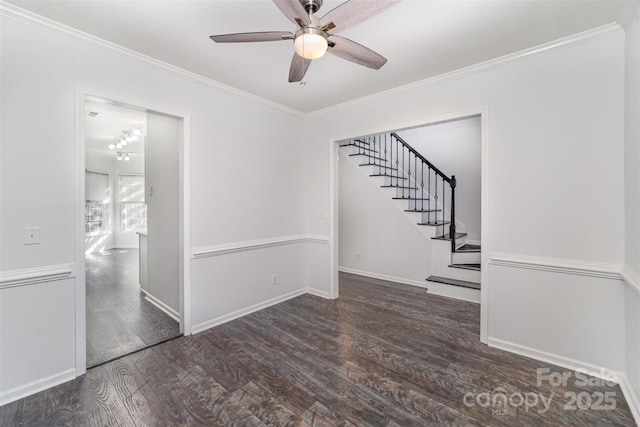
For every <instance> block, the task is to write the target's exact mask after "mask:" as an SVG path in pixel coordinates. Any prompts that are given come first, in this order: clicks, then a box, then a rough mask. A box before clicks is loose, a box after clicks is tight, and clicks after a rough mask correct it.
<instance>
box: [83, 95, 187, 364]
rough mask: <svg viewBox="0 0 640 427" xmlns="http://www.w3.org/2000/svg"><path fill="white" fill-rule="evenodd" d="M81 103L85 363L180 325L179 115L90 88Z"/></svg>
mask: <svg viewBox="0 0 640 427" xmlns="http://www.w3.org/2000/svg"><path fill="white" fill-rule="evenodd" d="M83 106H84V107H83V110H84V111H83V112H82V114H83V127H82V131H83V141H82V142H83V144H82V145H83V148H84V154H85V155H84V156H83V157H84V158H83V160H84V162H83V164H84V168H83V169H84V192H83V195H84V200H83V202H84V210H83V213H84V217H83V220H84V224H83V225H84V227H83V228H84V258H83V264H84V266H85V268H84V271H85V276H84V279H85V280H84V286H83V288H84V289H83V290H84V294H85V295H84V296H85V298H84V300H85V304H84V306H85V307H84V308H85V311H84V313H83V314H85V316H86V317H85V319H86V323H85V331H86V334H85V335H86V341H84V344H85V346H84V347H85V353H84V355H85V357H86V359H85V360H86V366H87V367H93V366H97V365H100V364H103V363H106V362H108V361H110V360H113V359H117V358H119V357H122V356H124V355H126V354H130V353H132V352H135V351H139V350H141V349H144V348H147V347H150V346H152V345H156V344H158V343H161V342H164V341H166V340H168V339H172V338H175V337H177V336H180V335H181V331H182V330H183V327H182V324H181V317H182V316H181V315H182V312H183V307H181V303H182V292H183V286H182V284H183V281H182V278H181V272H182V271H183V270H184V269H183V264H184V262H183V258H182V256H181V254H180V253H181V249H182V248H183V247H182V245H181V243H182V238H181V234H180V230H181V227H180V221H181V219H182V218H181V207H182V206H183V205H182V203H181V195H182V194H181V193H183V191H182V188H181V183H182V182H183V181H182V179H181V170H180V169H181V167H180V166H181V165H180V159H182V158H183V156H180V155H179V154H180V153H179V151H180V150H181V148H182V147H183V144H182V128H183V121H182V119H180V118H177V117H174V116H169V115H165V114H160V113H156V112H153V111H149V110H145V109H141V108H136V107H132V106H130V105H127V104H121V103H117V102H112V101H109V100H106V99H103V98H98V97H93V96H85V97H83ZM78 338H79V339H83V340H84V337H78ZM80 347H82V346H81V345H78V354H79V353H80V352H81V351H82V350H81V349H80ZM77 371H78V372H79V373H82V372H81V371H82V367H81V366H78V367H77Z"/></svg>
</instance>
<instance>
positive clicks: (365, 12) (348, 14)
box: [274, 0, 400, 33]
mask: <svg viewBox="0 0 640 427" xmlns="http://www.w3.org/2000/svg"><path fill="white" fill-rule="evenodd" d="M274 1H275V0H274ZM397 3H400V0H348V1H346V2H344V3H342V4H341V5H340V6H337V7H336V8H334V9H331V10H330V11H329V12H327V14H326V15H324V16H323V17H322V18H320V24H321V25H322V26H323V27H325V26H327V25H330V24H332V23H333V26H335V28H334V27H333V26H332V27H331V28H332V30H331V32H332V33H337V32H340V31H344V30H346V29H347V28H349V27H353V26H354V25H357V24H359V23H361V22H363V21H366V20H367V19H369V18H373V17H374V16H375V15H377V14H379V13H381V12H384V11H385V10H387V9H388V8H390V7H391V6H394V5H396V4H397Z"/></svg>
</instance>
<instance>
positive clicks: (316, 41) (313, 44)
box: [293, 33, 328, 59]
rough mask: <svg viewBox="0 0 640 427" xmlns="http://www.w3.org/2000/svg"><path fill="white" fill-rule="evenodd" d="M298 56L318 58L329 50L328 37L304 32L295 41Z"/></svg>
mask: <svg viewBox="0 0 640 427" xmlns="http://www.w3.org/2000/svg"><path fill="white" fill-rule="evenodd" d="M293 45H294V47H295V49H296V53H297V54H298V56H300V57H302V58H305V59H318V58H320V57H321V56H322V55H324V54H325V53H326V52H327V47H328V44H327V39H326V38H324V37H323V36H322V35H320V34H315V33H303V34H300V35H299V36H298V37H296V39H295V40H294V42H293Z"/></svg>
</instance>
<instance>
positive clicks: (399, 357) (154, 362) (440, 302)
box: [0, 274, 634, 427]
mask: <svg viewBox="0 0 640 427" xmlns="http://www.w3.org/2000/svg"><path fill="white" fill-rule="evenodd" d="M478 335H479V306H478V305H476V304H472V303H467V302H463V301H456V300H452V299H447V298H443V297H438V296H434V295H429V294H426V293H425V291H424V289H421V288H414V287H409V286H404V285H398V284H393V283H388V282H382V281H378V280H372V279H365V278H361V277H358V276H353V275H345V274H343V275H341V276H340V298H338V299H337V300H325V299H322V298H318V297H315V296H311V295H303V296H300V297H297V298H295V299H292V300H290V301H287V302H284V303H281V304H278V305H276V306H273V307H270V308H267V309H264V310H262V311H260V312H257V313H254V314H251V315H248V316H245V317H243V318H240V319H237V320H234V321H231V322H228V323H226V324H224V325H221V326H218V327H215V328H212V329H209V330H207V331H205V332H202V333H199V334H196V335H193V336H189V337H181V338H179V339H176V340H173V341H169V342H166V343H163V344H160V345H157V346H155V347H152V348H149V349H146V350H143V351H141V352H138V353H136V354H133V355H129V356H126V357H124V358H121V359H119V360H116V361H113V362H110V363H107V364H105V365H102V366H99V367H97V368H94V369H91V370H89V371H88V372H87V374H86V375H84V376H83V377H81V378H78V379H76V380H74V381H71V382H68V383H66V384H63V385H60V386H58V387H55V388H52V389H49V390H46V391H44V392H41V393H39V394H36V395H33V396H30V397H28V398H25V399H23V400H21V401H17V402H14V403H11V404H8V405H5V406H4V407H1V408H0V425H2V426H14V425H29V426H47V425H56V426H59V425H78V426H104V425H109V426H264V425H268V426H318V427H320V426H389V427H397V426H428V425H434V426H441V425H465V426H478V425H492V426H517V425H522V426H528V425H550V426H565V425H575V426H587V425H594V426H595V425H600V426H630V425H634V423H633V418H632V416H631V413H630V411H629V407H628V406H627V404H626V402H625V400H624V397H623V395H622V392H621V390H620V388H619V387H618V386H617V385H606V384H603V385H598V384H594V385H579V384H576V381H575V379H573V378H572V379H570V380H569V381H568V382H567V384H566V385H564V384H562V385H558V386H555V387H554V386H552V385H551V384H550V383H549V382H548V381H542V383H541V384H540V385H537V383H536V379H537V378H536V369H537V368H548V369H549V372H550V373H554V372H557V373H559V374H562V373H565V372H569V374H571V375H573V374H572V373H571V371H567V370H565V369H563V368H560V367H556V366H553V365H548V364H544V363H542V362H538V361H535V360H531V359H527V358H524V357H520V356H517V355H514V354H511V353H507V352H504V351H500V350H496V349H492V348H489V347H487V346H485V345H483V344H481V343H480V342H479V341H478ZM571 393H576V395H578V394H579V393H585V394H584V395H583V397H584V396H586V395H587V394H588V395H589V396H598V395H599V393H610V395H608V396H611V399H613V400H612V402H613V404H611V405H610V406H613V405H615V409H610V410H595V409H579V408H577V409H576V410H570V409H566V408H565V405H567V404H570V403H571V402H570V401H569V398H567V397H566V396H571ZM534 394H535V395H536V396H544V397H545V399H547V402H548V401H549V399H550V403H549V404H548V409H547V408H546V407H545V406H544V405H543V404H542V402H538V405H536V406H533V405H530V406H529V407H525V404H524V400H523V399H528V401H529V403H530V404H531V403H533V396H534ZM465 396H466V397H465ZM494 396H497V398H495V397H494ZM487 399H488V400H487ZM493 401H495V404H493V403H491V402H493ZM504 402H506V404H504V405H502V404H501V403H504ZM591 403H593V402H591ZM585 405H586V402H585V401H584V399H583V401H582V403H581V406H582V407H586V406H585Z"/></svg>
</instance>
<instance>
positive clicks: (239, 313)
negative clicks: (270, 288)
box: [191, 288, 307, 334]
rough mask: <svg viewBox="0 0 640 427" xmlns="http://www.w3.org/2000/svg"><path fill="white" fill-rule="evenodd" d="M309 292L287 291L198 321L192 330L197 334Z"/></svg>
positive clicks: (302, 290)
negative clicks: (227, 312) (200, 321)
mask: <svg viewBox="0 0 640 427" xmlns="http://www.w3.org/2000/svg"><path fill="white" fill-rule="evenodd" d="M305 293H307V289H306V288H302V289H296V290H295V291H292V292H289V293H286V294H284V295H280V296H278V297H275V298H271V299H268V300H266V301H262V302H259V303H257V304H254V305H251V306H249V307H245V308H241V309H240V310H236V311H234V312H231V313H229V314H225V315H223V316H220V317H216V318H215V319H211V320H207V321H205V322H202V323H198V324H197V325H193V326H192V328H191V332H192V333H194V334H197V333H198V332H202V331H205V330H207V329H210V328H213V327H214V326H218V325H222V324H223V323H227V322H230V321H232V320H235V319H238V318H240V317H243V316H246V315H248V314H251V313H255V312H256V311H260V310H263V309H265V308H267V307H271V306H272V305H276V304H279V303H281V302H284V301H287V300H290V299H292V298H295V297H298V296H300V295H303V294H305Z"/></svg>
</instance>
